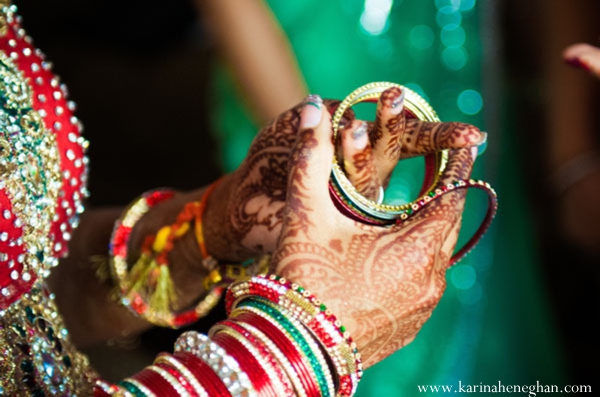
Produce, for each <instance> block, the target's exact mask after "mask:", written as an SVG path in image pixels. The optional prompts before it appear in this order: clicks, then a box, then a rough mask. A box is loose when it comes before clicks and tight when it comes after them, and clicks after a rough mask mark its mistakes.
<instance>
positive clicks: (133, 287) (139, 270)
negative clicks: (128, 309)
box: [127, 254, 158, 295]
mask: <svg viewBox="0 0 600 397" xmlns="http://www.w3.org/2000/svg"><path fill="white" fill-rule="evenodd" d="M157 266H158V263H156V261H155V260H154V259H153V258H152V256H150V255H148V254H142V255H140V257H139V259H138V260H137V262H135V265H133V267H132V268H131V271H130V273H129V274H130V276H129V285H128V286H127V295H131V294H139V293H140V292H141V291H142V290H143V289H144V288H146V287H147V286H148V277H149V276H150V273H151V272H152V271H153V270H154V269H156V267H157Z"/></svg>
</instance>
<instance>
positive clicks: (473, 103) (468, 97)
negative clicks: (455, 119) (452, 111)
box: [456, 90, 483, 115]
mask: <svg viewBox="0 0 600 397" xmlns="http://www.w3.org/2000/svg"><path fill="white" fill-rule="evenodd" d="M456 104H457V106H458V108H459V109H460V111H461V112H463V113H464V114H468V115H474V114H477V113H479V112H480V111H481V108H482V107H483V98H481V94H480V93H479V92H477V91H475V90H464V91H463V92H461V93H460V94H459V95H458V98H457V101H456Z"/></svg>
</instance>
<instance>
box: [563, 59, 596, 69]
mask: <svg viewBox="0 0 600 397" xmlns="http://www.w3.org/2000/svg"><path fill="white" fill-rule="evenodd" d="M565 62H566V63H567V64H569V65H571V66H573V67H575V68H579V69H583V70H585V71H586V72H589V71H590V67H589V66H588V65H587V64H586V63H584V62H583V61H581V59H579V58H569V59H565Z"/></svg>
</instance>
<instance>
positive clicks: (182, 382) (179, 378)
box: [154, 361, 198, 397]
mask: <svg viewBox="0 0 600 397" xmlns="http://www.w3.org/2000/svg"><path fill="white" fill-rule="evenodd" d="M154 365H156V366H157V367H159V368H162V369H163V370H165V371H167V372H168V373H169V374H171V376H172V377H174V378H175V379H177V381H178V382H179V384H180V385H181V387H183V388H184V389H185V391H186V392H188V393H189V394H190V396H192V397H198V394H197V393H196V391H195V390H194V388H193V387H192V385H191V384H190V382H188V380H187V379H186V378H185V376H183V374H182V373H180V372H179V371H177V370H176V369H175V368H173V367H171V366H170V365H169V364H168V363H167V362H165V361H162V362H157V363H155V364H154Z"/></svg>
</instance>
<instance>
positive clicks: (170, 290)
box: [150, 265, 177, 317]
mask: <svg viewBox="0 0 600 397" xmlns="http://www.w3.org/2000/svg"><path fill="white" fill-rule="evenodd" d="M153 270H154V271H153V273H154V274H153V275H152V276H154V277H156V283H153V284H154V285H155V288H154V292H153V293H152V294H151V296H150V309H151V310H152V311H154V312H156V313H158V315H159V316H160V317H163V316H170V315H171V313H172V310H171V307H172V306H173V305H174V304H176V303H177V294H176V292H175V286H174V285H173V280H171V272H170V270H169V266H167V265H160V266H159V267H158V269H156V268H155V269H153ZM157 272H158V273H157ZM154 277H153V278H154Z"/></svg>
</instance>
